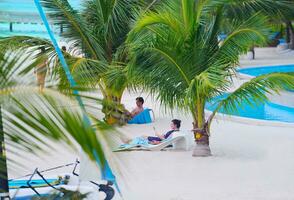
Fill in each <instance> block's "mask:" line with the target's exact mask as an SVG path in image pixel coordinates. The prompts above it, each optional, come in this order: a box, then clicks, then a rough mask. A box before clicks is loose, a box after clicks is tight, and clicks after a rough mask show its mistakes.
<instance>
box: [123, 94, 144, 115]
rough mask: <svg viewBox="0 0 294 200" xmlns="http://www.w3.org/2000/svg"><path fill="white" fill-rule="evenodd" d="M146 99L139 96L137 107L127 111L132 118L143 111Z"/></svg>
mask: <svg viewBox="0 0 294 200" xmlns="http://www.w3.org/2000/svg"><path fill="white" fill-rule="evenodd" d="M143 104H144V99H143V97H137V98H136V108H134V109H133V110H132V112H129V111H126V113H127V115H129V116H130V117H131V118H133V117H135V116H136V115H138V114H140V113H141V112H143V110H144V108H143Z"/></svg>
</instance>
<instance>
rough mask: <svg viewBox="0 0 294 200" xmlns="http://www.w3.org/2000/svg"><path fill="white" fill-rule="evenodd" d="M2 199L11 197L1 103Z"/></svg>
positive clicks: (0, 165) (0, 171)
mask: <svg viewBox="0 0 294 200" xmlns="http://www.w3.org/2000/svg"><path fill="white" fill-rule="evenodd" d="M0 199H1V200H2V199H3V200H4V199H9V188H8V176H7V165H6V155H5V145H4V129H3V122H2V110H1V105H0Z"/></svg>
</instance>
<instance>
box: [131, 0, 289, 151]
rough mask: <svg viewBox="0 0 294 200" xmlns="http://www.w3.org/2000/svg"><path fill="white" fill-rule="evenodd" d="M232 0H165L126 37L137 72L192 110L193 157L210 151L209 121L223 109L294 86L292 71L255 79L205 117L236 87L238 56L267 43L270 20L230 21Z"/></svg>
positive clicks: (170, 100)
mask: <svg viewBox="0 0 294 200" xmlns="http://www.w3.org/2000/svg"><path fill="white" fill-rule="evenodd" d="M243 2H246V1H243ZM248 2H254V1H248ZM259 2H260V1H259ZM233 3H236V1H232V0H231V1H229V0H223V1H222V0H221V1H219V0H211V1H194V0H182V1H172V0H167V1H164V2H163V3H162V4H161V5H160V6H159V7H158V8H157V9H155V11H150V12H147V13H145V14H142V15H141V16H140V17H139V19H138V20H137V21H136V23H135V25H134V28H133V30H132V31H131V33H130V35H129V38H128V41H129V43H130V48H131V52H132V54H131V56H132V65H131V67H130V71H131V72H132V73H133V76H137V77H138V79H141V80H142V81H141V85H142V86H143V87H144V88H146V89H148V90H149V91H150V92H151V93H152V94H154V95H155V96H156V97H157V98H158V99H159V101H160V102H161V104H163V105H165V106H167V107H169V108H171V109H174V108H176V107H177V108H180V109H183V110H186V111H189V112H190V113H191V115H192V117H193V130H194V137H195V140H196V143H197V145H196V147H195V150H194V152H193V156H208V155H210V154H211V152H210V148H209V136H210V125H211V122H212V120H213V119H214V116H215V114H216V112H217V111H218V110H219V109H221V108H224V109H225V110H226V111H230V110H238V106H239V105H240V104H241V102H243V101H245V102H247V103H249V104H251V105H252V104H253V103H252V102H251V101H253V102H263V101H265V100H267V97H266V94H268V93H273V92H278V91H279V90H282V89H287V88H293V86H294V78H293V76H291V75H290V74H283V73H275V74H268V75H263V76H259V77H256V78H253V79H252V80H251V81H249V82H247V83H244V84H243V85H241V86H240V87H238V88H237V89H236V90H235V91H234V92H232V93H229V94H228V95H227V96H226V97H225V98H223V99H222V100H221V101H219V102H218V103H217V106H216V108H215V109H214V110H213V112H212V113H211V114H210V115H209V116H208V117H206V114H208V113H206V111H205V105H206V104H207V102H210V101H212V100H214V98H215V97H217V96H220V95H224V94H226V93H227V92H229V89H230V88H231V87H232V86H233V81H232V79H233V78H234V76H235V72H236V67H237V66H238V61H239V55H240V54H242V53H245V52H247V50H248V49H249V48H250V46H252V45H253V44H260V45H263V44H265V43H266V34H267V30H268V29H267V28H268V27H267V26H266V24H267V20H268V19H267V18H266V17H264V16H263V15H261V13H255V14H252V15H249V16H247V19H246V20H237V19H236V20H230V21H228V19H227V18H226V16H225V15H223V13H226V10H225V9H226V8H228V6H230V5H232V4H233ZM228 22H230V26H227V27H229V29H228V31H227V33H228V36H227V38H226V39H225V40H224V41H223V42H219V41H218V36H219V34H220V33H221V31H222V30H223V28H222V25H223V24H225V23H228Z"/></svg>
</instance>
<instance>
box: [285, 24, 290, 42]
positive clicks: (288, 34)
mask: <svg viewBox="0 0 294 200" xmlns="http://www.w3.org/2000/svg"><path fill="white" fill-rule="evenodd" d="M290 41H291V38H290V27H289V26H288V25H287V23H286V43H287V44H289V43H290Z"/></svg>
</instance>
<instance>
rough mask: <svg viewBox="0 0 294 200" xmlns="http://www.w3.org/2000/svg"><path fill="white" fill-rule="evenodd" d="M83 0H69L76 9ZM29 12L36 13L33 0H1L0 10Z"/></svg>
mask: <svg viewBox="0 0 294 200" xmlns="http://www.w3.org/2000/svg"><path fill="white" fill-rule="evenodd" d="M82 1H83V0H69V3H70V4H71V6H72V7H74V8H76V9H78V8H80V4H81V2H82ZM1 11H3V12H31V13H37V12H38V11H37V9H36V7H35V4H34V1H33V0H1V1H0V12H1Z"/></svg>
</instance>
